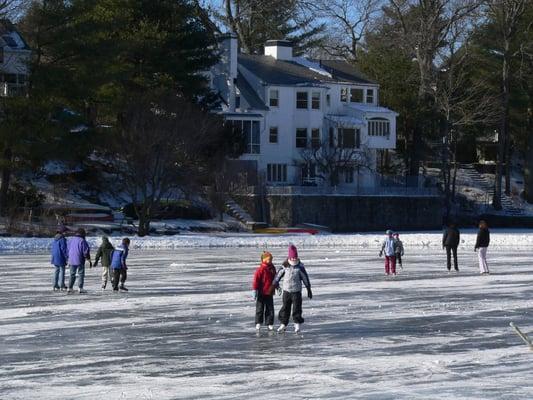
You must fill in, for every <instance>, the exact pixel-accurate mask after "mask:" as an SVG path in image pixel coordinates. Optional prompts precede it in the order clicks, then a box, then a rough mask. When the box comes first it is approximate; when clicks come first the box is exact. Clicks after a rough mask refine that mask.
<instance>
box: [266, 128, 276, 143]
mask: <svg viewBox="0 0 533 400" xmlns="http://www.w3.org/2000/svg"><path fill="white" fill-rule="evenodd" d="M268 141H269V142H270V143H278V127H277V126H271V127H270V135H269V136H268Z"/></svg>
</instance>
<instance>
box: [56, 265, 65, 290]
mask: <svg viewBox="0 0 533 400" xmlns="http://www.w3.org/2000/svg"><path fill="white" fill-rule="evenodd" d="M58 284H59V285H61V286H60V287H61V289H66V285H65V266H64V265H62V266H60V267H59V282H58Z"/></svg>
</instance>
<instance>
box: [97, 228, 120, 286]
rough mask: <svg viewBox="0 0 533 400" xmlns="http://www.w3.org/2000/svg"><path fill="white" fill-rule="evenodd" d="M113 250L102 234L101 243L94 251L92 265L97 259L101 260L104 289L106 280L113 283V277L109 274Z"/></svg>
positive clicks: (107, 239)
mask: <svg viewBox="0 0 533 400" xmlns="http://www.w3.org/2000/svg"><path fill="white" fill-rule="evenodd" d="M113 250H115V248H114V247H113V245H112V244H111V242H110V241H109V238H108V237H107V236H102V244H101V245H100V247H99V248H98V251H97V252H96V258H95V259H94V266H95V267H96V266H97V265H98V261H100V260H102V289H105V288H106V286H107V280H108V279H109V280H110V281H111V284H113V277H112V276H111V270H110V267H111V256H112V255H113Z"/></svg>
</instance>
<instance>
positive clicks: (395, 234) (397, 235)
mask: <svg viewBox="0 0 533 400" xmlns="http://www.w3.org/2000/svg"><path fill="white" fill-rule="evenodd" d="M392 236H394V237H400V234H399V233H398V232H394V234H393V235H392Z"/></svg>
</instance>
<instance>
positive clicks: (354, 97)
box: [350, 88, 364, 103]
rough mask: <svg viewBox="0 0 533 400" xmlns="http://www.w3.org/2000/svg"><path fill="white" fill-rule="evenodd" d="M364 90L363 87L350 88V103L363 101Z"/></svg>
mask: <svg viewBox="0 0 533 400" xmlns="http://www.w3.org/2000/svg"><path fill="white" fill-rule="evenodd" d="M363 96H364V90H363V89H356V88H352V89H350V101H351V102H352V103H363V102H364V100H363V99H364V97H363Z"/></svg>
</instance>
